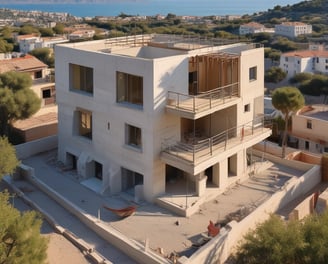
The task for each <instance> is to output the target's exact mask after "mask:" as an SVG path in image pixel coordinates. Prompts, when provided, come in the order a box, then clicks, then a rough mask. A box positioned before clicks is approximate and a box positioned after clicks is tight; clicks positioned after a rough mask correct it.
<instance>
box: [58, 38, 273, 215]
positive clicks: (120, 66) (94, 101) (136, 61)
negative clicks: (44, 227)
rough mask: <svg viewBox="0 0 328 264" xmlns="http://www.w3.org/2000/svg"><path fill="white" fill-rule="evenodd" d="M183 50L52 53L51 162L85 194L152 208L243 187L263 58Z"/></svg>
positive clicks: (260, 128) (257, 128) (117, 44)
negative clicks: (127, 198) (54, 118)
mask: <svg viewBox="0 0 328 264" xmlns="http://www.w3.org/2000/svg"><path fill="white" fill-rule="evenodd" d="M191 40H192V39H190V38H189V39H188V38H183V37H182V36H167V35H143V36H131V37H122V38H115V39H107V40H99V41H88V42H80V43H74V44H60V45H57V46H56V50H55V54H56V60H55V61H56V67H55V68H56V87H57V103H58V109H59V112H58V118H59V126H58V158H59V160H60V161H62V162H63V163H64V164H65V165H66V166H67V167H70V168H73V169H76V170H77V173H78V174H79V175H80V177H82V178H83V179H84V180H86V181H89V182H91V184H92V189H94V190H96V191H97V192H99V193H106V194H117V193H119V192H124V193H129V194H132V195H134V198H135V199H136V200H139V199H145V200H147V201H150V202H158V203H160V202H159V199H158V197H159V196H160V197H161V198H163V197H179V198H181V197H184V196H188V195H195V196H198V197H204V196H206V195H207V194H208V193H207V190H209V188H212V189H213V188H214V189H215V188H216V189H215V190H217V194H218V193H219V192H220V191H221V192H222V191H223V190H224V189H225V188H227V187H228V186H230V185H231V184H234V183H236V182H237V181H240V180H243V179H246V178H247V177H248V175H249V173H250V172H249V169H250V167H248V164H247V150H248V149H249V148H251V147H252V146H253V145H254V144H257V143H259V142H261V141H262V140H264V139H266V138H267V137H268V136H270V135H271V130H270V129H267V128H265V127H264V115H263V108H264V107H263V105H264V49H263V47H260V46H256V45H255V44H246V43H236V44H231V45H225V46H210V45H209V44H207V45H206V44H205V43H204V44H202V43H199V41H198V40H196V41H195V42H194V43H191ZM254 58H257V59H256V60H254ZM168 204H169V203H168ZM168 204H166V206H169V205H168ZM187 207H188V206H187V205H186V207H185V208H181V207H179V209H181V210H187ZM188 208H189V207H188ZM186 214H187V213H186Z"/></svg>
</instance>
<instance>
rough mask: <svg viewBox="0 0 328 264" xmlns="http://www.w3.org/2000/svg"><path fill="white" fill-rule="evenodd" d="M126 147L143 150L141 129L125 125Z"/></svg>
mask: <svg viewBox="0 0 328 264" xmlns="http://www.w3.org/2000/svg"><path fill="white" fill-rule="evenodd" d="M125 145H126V146H129V147H131V148H133V149H137V150H142V130H141V128H140V127H136V126H134V125H131V124H128V123H126V124H125Z"/></svg>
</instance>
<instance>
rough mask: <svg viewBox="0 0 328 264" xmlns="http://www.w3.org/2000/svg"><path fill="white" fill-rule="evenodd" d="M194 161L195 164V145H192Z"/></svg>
mask: <svg viewBox="0 0 328 264" xmlns="http://www.w3.org/2000/svg"><path fill="white" fill-rule="evenodd" d="M192 163H193V164H195V146H192Z"/></svg>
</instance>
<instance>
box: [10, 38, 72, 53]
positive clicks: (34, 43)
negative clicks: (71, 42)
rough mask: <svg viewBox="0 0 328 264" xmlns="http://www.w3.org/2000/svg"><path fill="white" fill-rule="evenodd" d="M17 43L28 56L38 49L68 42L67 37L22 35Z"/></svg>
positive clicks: (17, 39)
mask: <svg viewBox="0 0 328 264" xmlns="http://www.w3.org/2000/svg"><path fill="white" fill-rule="evenodd" d="M16 41H17V42H18V44H19V50H20V52H21V53H23V54H27V53H29V52H30V51H32V50H34V49H37V48H51V49H53V47H54V45H56V44H59V43H65V42H68V39H66V38H65V37H43V38H42V37H39V36H36V35H21V36H17V37H16Z"/></svg>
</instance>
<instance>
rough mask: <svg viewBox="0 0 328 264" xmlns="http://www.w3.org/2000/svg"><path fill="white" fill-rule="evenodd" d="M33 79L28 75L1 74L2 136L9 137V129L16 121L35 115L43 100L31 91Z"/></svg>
mask: <svg viewBox="0 0 328 264" xmlns="http://www.w3.org/2000/svg"><path fill="white" fill-rule="evenodd" d="M31 85H32V79H31V77H30V76H29V75H28V74H27V73H20V72H7V73H3V74H0V135H1V136H4V135H5V136H8V133H9V127H10V125H12V123H13V122H14V121H16V120H23V119H26V118H29V117H30V116H32V115H33V114H35V113H36V112H37V111H38V110H39V109H40V106H41V100H40V98H38V96H37V95H36V94H35V93H34V92H33V91H32V90H31V89H30V87H31Z"/></svg>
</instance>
